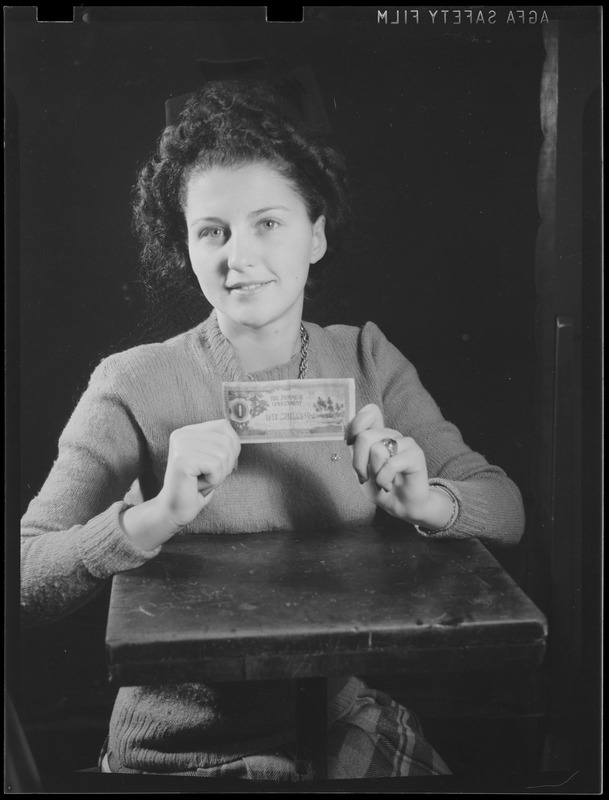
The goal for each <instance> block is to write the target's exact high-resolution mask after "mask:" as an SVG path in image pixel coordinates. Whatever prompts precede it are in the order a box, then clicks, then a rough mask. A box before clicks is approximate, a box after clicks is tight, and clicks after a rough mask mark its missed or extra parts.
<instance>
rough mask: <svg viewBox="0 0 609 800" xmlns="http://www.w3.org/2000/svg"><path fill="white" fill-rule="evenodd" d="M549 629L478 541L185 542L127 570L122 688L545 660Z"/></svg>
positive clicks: (113, 626)
mask: <svg viewBox="0 0 609 800" xmlns="http://www.w3.org/2000/svg"><path fill="white" fill-rule="evenodd" d="M546 633H547V626H546V620H545V617H544V616H543V614H542V613H541V612H540V611H539V609H537V607H536V606H535V605H534V604H533V603H532V602H531V601H530V600H529V599H528V598H527V596H526V595H525V594H524V592H523V591H522V590H521V589H520V588H519V587H518V586H517V585H516V584H515V583H514V581H513V580H512V579H511V578H510V577H509V575H508V574H507V573H506V572H505V570H504V569H503V568H502V567H501V566H500V564H499V563H498V562H497V561H496V559H495V558H494V557H493V556H492V555H491V554H490V553H489V552H488V550H487V549H486V548H485V547H484V546H483V545H482V544H481V543H480V542H478V541H476V540H436V541H431V540H428V539H423V538H421V537H420V536H418V535H417V534H416V533H414V532H413V531H411V530H410V529H405V530H400V531H396V530H393V529H382V528H372V527H370V528H341V529H330V530H310V531H271V532H265V533H249V534H238V535H210V534H203V535H183V536H178V537H175V538H174V539H173V540H172V541H170V542H169V543H167V544H166V545H164V547H163V550H162V552H161V553H160V554H159V555H158V556H157V557H156V558H155V559H152V560H151V561H149V562H148V563H147V564H145V565H144V566H142V567H139V568H138V569H134V570H130V571H129V572H124V573H121V574H119V575H116V576H115V577H114V579H113V586H112V596H111V600H110V610H109V618H108V628H107V633H106V645H107V651H108V662H109V668H110V674H111V677H112V678H113V679H114V680H115V681H116V682H117V683H118V684H120V685H132V684H137V685H142V684H147V683H157V682H162V681H174V680H176V681H205V680H210V681H230V680H258V679H278V678H309V677H318V676H328V675H340V674H346V673H354V672H355V673H360V674H362V673H372V672H379V671H380V672H399V671H402V670H408V671H428V670H430V671H442V670H460V669H468V668H471V669H473V668H477V669H481V668H487V667H493V666H502V667H506V666H509V664H510V663H513V664H514V665H515V666H516V665H520V666H523V665H534V664H538V663H539V662H540V661H541V659H542V657H543V653H544V648H545V638H546Z"/></svg>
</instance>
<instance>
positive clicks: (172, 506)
mask: <svg viewBox="0 0 609 800" xmlns="http://www.w3.org/2000/svg"><path fill="white" fill-rule="evenodd" d="M240 451H241V442H240V441H239V437H238V436H237V434H236V433H235V430H234V429H233V427H232V425H231V424H230V422H228V420H226V419H219V420H213V421H211V422H201V423H198V424H196V425H186V426H185V427H183V428H178V429H177V430H175V431H173V433H172V434H171V436H170V437H169V453H168V455H167V468H166V470H165V479H164V482H163V486H162V488H161V491H160V492H159V494H158V495H157V496H156V497H155V498H153V499H152V500H148V501H146V502H144V503H141V504H140V505H137V506H133V507H131V508H129V509H127V510H126V511H125V512H124V513H123V514H122V518H121V524H122V526H123V529H124V530H125V532H126V533H127V535H128V536H129V537H130V538H131V539H132V540H133V541H134V543H135V544H137V545H138V547H141V548H142V549H143V550H154V549H155V548H156V547H158V546H159V545H160V544H162V543H163V542H165V541H167V539H170V538H171V537H172V536H173V535H174V534H175V533H177V532H178V531H179V530H180V529H181V528H183V527H184V526H185V525H188V523H189V522H192V520H193V519H195V517H196V516H198V514H199V513H200V512H201V511H202V509H203V508H205V506H206V505H207V504H208V503H209V502H210V500H211V498H212V496H213V493H214V490H215V489H217V488H218V486H220V485H221V484H222V483H223V482H224V481H225V480H226V478H227V477H228V476H229V475H230V473H231V472H232V471H233V469H234V468H235V465H236V463H237V458H238V456H239V453H240Z"/></svg>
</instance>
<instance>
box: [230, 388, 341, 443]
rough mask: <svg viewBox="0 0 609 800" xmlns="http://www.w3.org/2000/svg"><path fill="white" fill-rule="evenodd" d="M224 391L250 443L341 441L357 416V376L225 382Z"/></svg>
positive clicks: (237, 426)
mask: <svg viewBox="0 0 609 800" xmlns="http://www.w3.org/2000/svg"><path fill="white" fill-rule="evenodd" d="M222 391H223V394H224V410H225V414H226V418H227V419H228V420H229V421H230V423H231V425H232V426H233V428H234V429H235V430H236V431H237V434H238V435H239V439H240V440H241V441H242V442H244V443H251V444H259V443H262V442H310V441H315V440H318V441H340V440H342V439H344V438H345V431H346V427H347V425H348V424H349V422H350V421H351V420H352V419H353V417H354V416H355V381H354V380H353V378H320V379H315V378H307V379H306V380H288V381H248V382H246V383H240V382H236V383H223V384H222Z"/></svg>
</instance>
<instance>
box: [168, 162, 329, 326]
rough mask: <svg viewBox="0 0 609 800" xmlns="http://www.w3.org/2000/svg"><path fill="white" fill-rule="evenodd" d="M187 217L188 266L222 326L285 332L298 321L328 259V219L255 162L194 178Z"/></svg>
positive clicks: (279, 177)
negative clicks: (312, 271)
mask: <svg viewBox="0 0 609 800" xmlns="http://www.w3.org/2000/svg"><path fill="white" fill-rule="evenodd" d="M184 215H185V218H186V225H187V229H188V251H189V254H190V261H191V264H192V268H193V270H194V273H195V275H196V276H197V279H198V281H199V285H200V286H201V289H202V290H203V293H204V295H205V297H206V298H207V299H208V301H209V302H210V303H211V304H212V306H213V307H214V308H215V309H216V310H217V311H218V316H219V319H220V321H221V322H222V321H223V320H224V321H226V322H229V323H231V324H233V325H237V326H245V327H248V328H264V327H272V328H273V329H275V330H280V329H282V328H283V327H284V326H283V323H289V322H290V321H292V320H294V321H296V320H297V321H298V322H299V321H300V318H301V316H302V305H303V300H304V290H305V284H306V281H307V276H308V273H309V266H310V265H311V264H314V263H315V262H317V261H319V259H320V258H321V257H322V256H323V255H324V253H325V252H326V237H325V233H324V225H325V219H324V218H323V217H320V218H319V219H318V220H316V221H315V222H312V221H311V219H310V218H309V213H308V211H307V208H306V206H305V204H304V201H303V200H302V198H301V196H300V195H299V194H298V192H297V191H295V190H294V189H293V188H292V185H291V184H290V183H289V182H288V181H287V180H286V179H285V178H284V177H283V176H282V175H281V174H280V173H279V172H278V171H277V170H275V169H274V168H273V167H272V166H270V165H269V164H267V163H264V162H256V163H252V164H246V165H243V166H238V167H212V168H211V169H209V170H208V171H205V172H200V173H193V175H192V176H191V178H190V180H189V182H188V184H187V187H186V199H185V204H184Z"/></svg>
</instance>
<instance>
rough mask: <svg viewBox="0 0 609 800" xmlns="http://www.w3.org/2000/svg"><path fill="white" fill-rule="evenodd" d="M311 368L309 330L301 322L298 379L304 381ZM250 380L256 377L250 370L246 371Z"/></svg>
mask: <svg viewBox="0 0 609 800" xmlns="http://www.w3.org/2000/svg"><path fill="white" fill-rule="evenodd" d="M308 370H309V332H308V331H307V329H306V328H305V326H304V325H303V324H302V322H301V323H300V365H299V367H298V380H299V381H304V379H305V378H306V377H307V372H308ZM245 374H246V376H247V377H248V379H249V380H250V381H253V380H254V378H253V376H252V375H250V373H249V372H246V373H245Z"/></svg>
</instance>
